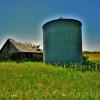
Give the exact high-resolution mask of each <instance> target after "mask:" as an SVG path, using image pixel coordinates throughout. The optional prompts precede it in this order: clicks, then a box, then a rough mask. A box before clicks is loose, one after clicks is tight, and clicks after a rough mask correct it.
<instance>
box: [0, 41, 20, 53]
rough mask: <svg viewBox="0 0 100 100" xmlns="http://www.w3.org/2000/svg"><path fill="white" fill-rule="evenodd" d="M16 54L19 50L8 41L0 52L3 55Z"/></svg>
mask: <svg viewBox="0 0 100 100" xmlns="http://www.w3.org/2000/svg"><path fill="white" fill-rule="evenodd" d="M17 52H19V50H18V49H17V48H16V47H15V46H14V45H13V44H12V42H11V41H10V39H8V40H7V41H6V43H5V44H4V46H3V47H2V48H1V50H0V53H5V54H13V53H17Z"/></svg>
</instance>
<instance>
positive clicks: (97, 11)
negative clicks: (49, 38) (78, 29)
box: [0, 0, 100, 51]
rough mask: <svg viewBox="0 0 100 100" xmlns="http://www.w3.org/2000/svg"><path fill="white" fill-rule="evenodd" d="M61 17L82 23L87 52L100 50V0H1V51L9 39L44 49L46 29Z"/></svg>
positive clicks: (83, 43)
mask: <svg viewBox="0 0 100 100" xmlns="http://www.w3.org/2000/svg"><path fill="white" fill-rule="evenodd" d="M60 17H64V18H72V19H76V20H79V21H81V22H82V45H83V50H84V51H100V45H99V43H100V0H0V48H1V47H2V45H3V44H4V42H5V41H6V40H7V39H8V38H13V39H15V40H17V41H21V42H31V43H33V44H36V45H41V48H42V46H43V31H42V26H43V24H44V23H46V22H47V21H50V20H53V19H57V18H60Z"/></svg>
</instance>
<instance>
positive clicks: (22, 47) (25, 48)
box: [7, 39, 42, 53]
mask: <svg viewBox="0 0 100 100" xmlns="http://www.w3.org/2000/svg"><path fill="white" fill-rule="evenodd" d="M7 42H10V43H11V44H12V45H13V46H14V47H15V48H16V49H17V50H18V51H19V52H36V53H41V52H42V50H40V49H39V46H36V45H32V44H30V43H21V42H17V41H15V40H13V39H8V40H7Z"/></svg>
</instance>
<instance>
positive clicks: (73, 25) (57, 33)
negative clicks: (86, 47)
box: [43, 19, 82, 64]
mask: <svg viewBox="0 0 100 100" xmlns="http://www.w3.org/2000/svg"><path fill="white" fill-rule="evenodd" d="M81 26H82V24H81V23H80V22H79V21H76V20H73V19H58V20H53V21H50V22H47V23H46V24H44V26H43V42H44V47H43V49H44V55H43V59H44V62H47V63H60V64H65V63H76V62H77V63H81V62H82V33H81V32H82V31H81Z"/></svg>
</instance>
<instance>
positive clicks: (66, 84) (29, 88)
mask: <svg viewBox="0 0 100 100" xmlns="http://www.w3.org/2000/svg"><path fill="white" fill-rule="evenodd" d="M0 100H100V72H98V71H85V72H81V71H77V70H74V69H71V68H64V67H60V66H59V67H58V66H52V65H46V64H44V63H42V62H33V63H32V62H24V63H15V62H6V63H4V62H3V63H0Z"/></svg>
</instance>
